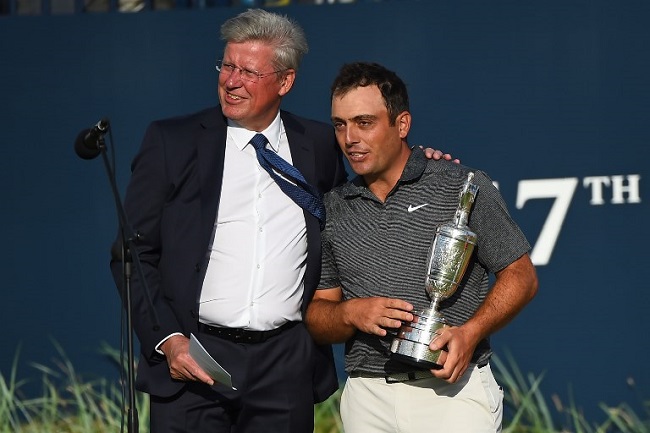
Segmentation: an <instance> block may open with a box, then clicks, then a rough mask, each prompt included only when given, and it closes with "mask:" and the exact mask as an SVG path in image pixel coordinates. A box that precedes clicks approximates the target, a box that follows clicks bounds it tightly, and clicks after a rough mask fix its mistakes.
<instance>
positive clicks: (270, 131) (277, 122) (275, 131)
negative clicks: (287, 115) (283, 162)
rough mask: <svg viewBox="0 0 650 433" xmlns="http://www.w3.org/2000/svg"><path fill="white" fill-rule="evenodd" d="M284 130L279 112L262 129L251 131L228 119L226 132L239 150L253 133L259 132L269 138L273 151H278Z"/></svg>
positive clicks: (249, 139) (245, 144) (248, 141)
mask: <svg viewBox="0 0 650 433" xmlns="http://www.w3.org/2000/svg"><path fill="white" fill-rule="evenodd" d="M283 130H284V125H283V124H282V120H281V118H280V112H279V111H278V114H277V115H276V116H275V119H273V122H271V124H270V125H269V126H268V127H267V128H266V129H265V130H263V131H251V130H248V129H246V128H244V127H243V126H241V125H240V124H238V123H237V122H236V121H234V120H231V119H228V134H229V135H230V137H232V139H233V141H234V142H235V145H236V146H237V148H239V150H243V149H244V148H245V147H246V146H247V145H248V144H249V143H250V141H251V139H252V138H253V137H254V136H255V134H257V133H260V134H264V136H265V137H266V139H267V140H269V146H270V147H271V149H273V151H274V152H276V153H277V152H279V150H280V134H281V133H282V132H283Z"/></svg>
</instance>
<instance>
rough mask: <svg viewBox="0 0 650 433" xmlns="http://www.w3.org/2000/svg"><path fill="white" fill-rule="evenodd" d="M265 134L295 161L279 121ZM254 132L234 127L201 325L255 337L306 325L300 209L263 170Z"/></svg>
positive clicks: (303, 229)
mask: <svg viewBox="0 0 650 433" xmlns="http://www.w3.org/2000/svg"><path fill="white" fill-rule="evenodd" d="M261 133H262V134H264V135H265V136H266V138H267V139H268V140H269V146H270V148H271V149H272V150H273V151H275V152H277V153H278V154H279V155H280V156H281V157H282V158H284V159H285V160H286V161H288V162H290V163H291V162H292V160H291V153H290V150H289V142H288V141H287V136H286V132H285V130H284V125H283V124H282V121H281V119H280V114H279V113H278V115H277V117H276V118H275V120H274V121H273V123H272V124H271V125H270V126H269V127H268V128H267V129H265V130H264V131H261ZM255 134H256V133H255V132H253V131H248V130H246V129H244V128H242V127H239V126H238V125H237V124H235V123H234V122H229V124H228V133H227V140H226V154H225V163H224V171H223V184H222V189H221V199H220V202H219V203H220V204H219V211H218V215H217V220H216V221H215V235H214V242H213V243H212V245H210V247H209V250H208V254H209V263H208V268H207V272H206V276H205V280H204V282H203V288H202V290H201V297H200V306H199V320H200V322H202V323H205V324H209V325H215V326H223V327H229V328H246V329H252V330H261V331H264V330H270V329H275V328H277V327H279V326H281V325H282V324H284V323H285V322H287V321H295V320H301V313H300V306H301V303H302V294H303V289H304V287H303V277H304V274H305V266H306V260H307V237H306V236H307V229H306V226H305V219H304V216H303V211H302V209H301V208H300V207H299V206H298V205H296V204H295V203H294V202H293V200H291V199H290V198H289V197H287V195H286V194H285V193H283V192H282V190H281V189H280V187H279V186H278V185H277V183H276V182H275V181H274V180H273V179H272V178H271V176H269V174H268V173H267V172H266V171H265V170H264V169H263V168H262V167H261V166H260V164H259V162H258V161H257V157H256V153H255V149H254V148H253V146H252V145H251V144H250V143H249V141H250V140H251V139H252V138H253V136H254V135H255Z"/></svg>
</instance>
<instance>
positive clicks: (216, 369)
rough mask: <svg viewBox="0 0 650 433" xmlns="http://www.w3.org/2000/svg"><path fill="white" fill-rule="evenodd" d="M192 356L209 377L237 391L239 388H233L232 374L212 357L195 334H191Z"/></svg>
mask: <svg viewBox="0 0 650 433" xmlns="http://www.w3.org/2000/svg"><path fill="white" fill-rule="evenodd" d="M190 356H191V357H192V358H193V359H194V361H196V363H197V364H198V365H199V367H201V368H202V369H203V371H205V372H206V373H207V374H208V376H210V377H211V378H212V379H214V380H215V381H216V382H220V383H223V384H224V385H227V386H229V387H231V388H232V389H234V390H237V388H235V387H234V386H232V378H231V377H230V373H228V372H227V371H226V370H225V369H224V368H223V367H222V366H221V365H219V363H218V362H217V361H215V359H214V358H213V357H212V356H210V354H209V353H208V351H207V350H205V348H204V347H203V345H202V344H201V343H200V342H199V340H198V339H197V338H196V337H195V336H194V334H190Z"/></svg>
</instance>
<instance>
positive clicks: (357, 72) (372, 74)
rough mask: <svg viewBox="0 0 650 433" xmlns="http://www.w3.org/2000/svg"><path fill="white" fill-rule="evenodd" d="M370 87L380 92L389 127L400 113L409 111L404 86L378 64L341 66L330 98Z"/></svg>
mask: <svg viewBox="0 0 650 433" xmlns="http://www.w3.org/2000/svg"><path fill="white" fill-rule="evenodd" d="M372 85H375V86H377V87H378V88H379V91H380V92H381V96H382V98H383V99H384V104H385V105H386V108H387V109H388V120H389V122H390V124H391V125H394V124H395V121H396V119H397V116H398V115H399V114H400V113H402V112H404V111H410V110H409V95H408V91H407V90H406V84H404V81H402V79H401V78H400V77H398V76H397V74H396V73H395V72H393V71H391V70H388V69H386V68H385V67H383V66H382V65H380V64H378V63H369V62H355V63H348V64H345V65H343V66H342V67H341V69H340V71H339V74H338V76H337V77H336V78H335V79H334V83H332V89H331V97H332V98H334V97H340V96H343V95H345V94H346V93H348V92H349V91H351V90H354V89H356V88H357V87H366V86H372Z"/></svg>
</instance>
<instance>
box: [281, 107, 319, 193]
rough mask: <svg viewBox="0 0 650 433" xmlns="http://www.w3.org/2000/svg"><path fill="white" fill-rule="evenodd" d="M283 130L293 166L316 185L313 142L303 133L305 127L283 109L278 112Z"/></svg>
mask: <svg viewBox="0 0 650 433" xmlns="http://www.w3.org/2000/svg"><path fill="white" fill-rule="evenodd" d="M280 116H281V117H282V123H283V124H284V130H285V131H286V133H287V140H288V141H289V149H290V150H291V160H292V164H293V166H294V167H296V168H297V169H298V170H299V171H300V173H302V175H303V176H304V177H305V179H306V180H307V182H309V183H310V184H311V185H313V186H316V185H317V179H316V161H315V156H314V150H313V149H314V143H313V142H312V140H311V139H310V138H309V137H307V136H306V135H305V127H304V126H303V125H302V124H301V123H299V122H298V121H296V119H295V118H294V117H293V116H291V115H290V114H289V113H287V112H285V111H281V112H280Z"/></svg>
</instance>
